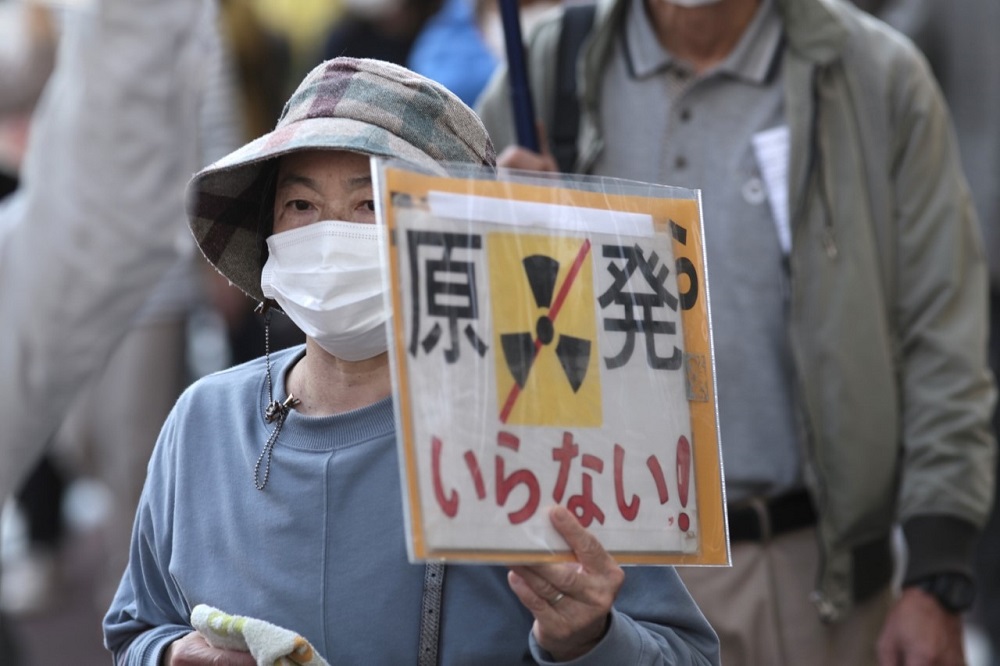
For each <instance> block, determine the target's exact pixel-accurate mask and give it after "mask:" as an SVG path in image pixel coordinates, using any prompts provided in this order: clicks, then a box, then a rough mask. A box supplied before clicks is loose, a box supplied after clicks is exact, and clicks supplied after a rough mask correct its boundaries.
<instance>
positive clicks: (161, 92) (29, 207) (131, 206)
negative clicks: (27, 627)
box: [0, 0, 214, 663]
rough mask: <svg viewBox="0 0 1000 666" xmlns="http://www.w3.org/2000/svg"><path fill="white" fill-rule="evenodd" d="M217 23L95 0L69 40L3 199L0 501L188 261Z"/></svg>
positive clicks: (195, 7)
mask: <svg viewBox="0 0 1000 666" xmlns="http://www.w3.org/2000/svg"><path fill="white" fill-rule="evenodd" d="M213 15H214V7H213V5H212V3H211V2H208V1H207V0H169V2H168V1H165V0H164V1H160V2H154V1H151V0H146V1H142V2H137V1H136V0H97V2H96V4H95V6H94V7H93V8H91V9H89V10H87V11H83V12H82V13H81V16H80V20H79V21H72V22H69V24H68V26H67V31H66V33H65V35H64V36H63V38H62V39H61V42H60V56H59V59H58V64H57V66H56V68H55V71H54V73H53V75H52V77H51V79H50V80H49V82H48V84H47V86H46V87H45V92H44V94H43V96H42V98H41V101H40V103H39V105H38V108H37V109H36V111H35V114H34V116H33V120H32V125H31V134H30V138H29V141H28V146H27V153H26V157H25V160H24V163H23V168H22V170H21V174H20V176H21V178H20V186H19V188H18V189H17V191H16V192H15V193H14V194H12V195H11V196H9V197H7V198H6V199H5V200H4V201H3V202H2V203H0V310H2V311H3V312H4V313H5V316H4V318H3V320H2V321H0V338H2V339H3V341H4V344H3V345H0V423H2V424H3V430H2V432H0V460H2V461H3V464H2V465H0V498H6V497H9V495H10V494H11V492H13V491H14V489H15V488H17V487H18V486H19V485H20V483H22V482H23V480H24V478H25V476H26V474H27V473H28V471H29V470H30V469H31V467H32V466H33V465H34V464H35V463H36V461H37V460H38V457H39V456H40V455H41V452H42V450H43V449H44V448H45V446H46V444H47V442H49V440H50V438H51V436H52V435H53V433H54V432H55V430H56V429H57V428H58V426H59V424H60V423H61V422H62V420H63V418H64V417H65V415H66V413H67V411H68V410H69V408H70V404H71V402H72V400H73V399H74V397H75V396H77V395H78V394H79V392H80V390H81V389H82V388H83V387H84V386H85V385H86V384H87V382H89V381H93V380H94V378H95V377H96V376H97V374H98V372H99V371H100V369H101V368H102V367H103V366H104V365H105V364H106V362H107V361H108V359H109V357H110V356H111V354H112V352H113V351H114V350H115V349H116V347H117V346H118V344H119V342H120V341H121V339H122V337H123V336H124V335H125V333H126V331H127V330H128V329H129V327H130V325H131V324H132V323H133V322H134V320H135V317H136V314H137V313H138V312H139V310H140V309H141V307H142V305H143V303H145V302H146V301H147V300H148V298H149V295H150V293H151V291H152V289H153V288H154V286H155V285H156V284H157V283H158V282H160V281H161V279H162V277H163V275H164V274H165V273H166V272H167V270H168V269H169V267H170V266H171V265H172V264H174V263H175V262H176V260H177V249H176V239H177V237H178V230H179V229H180V228H182V227H181V226H180V223H181V222H182V220H183V213H182V210H183V208H182V198H181V192H182V191H183V184H184V182H185V181H186V179H187V177H188V176H189V174H190V173H191V172H192V171H193V170H194V168H195V166H196V165H197V164H198V163H199V161H200V158H199V155H198V152H197V148H198V146H197V139H196V137H197V125H198V115H199V108H200V99H201V96H202V95H203V93H204V90H205V85H206V81H205V77H204V63H205V62H206V60H207V53H208V52H209V51H210V48H211V41H212V39H213V38H212V36H211V33H212V32H213V31H214V24H213V18H212V17H213ZM0 70H4V74H7V73H8V72H7V71H6V70H5V69H4V68H0ZM0 99H6V95H5V94H0ZM148 380H149V381H150V382H155V381H156V379H155V378H148ZM3 654H4V657H5V659H6V658H7V656H8V654H12V653H7V652H6V651H5V652H4V653H3ZM5 663H9V662H7V661H5Z"/></svg>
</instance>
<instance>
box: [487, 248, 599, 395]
mask: <svg viewBox="0 0 1000 666" xmlns="http://www.w3.org/2000/svg"><path fill="white" fill-rule="evenodd" d="M523 263H524V272H525V275H526V276H527V278H528V286H529V287H530V288H531V293H532V295H533V296H534V298H535V304H536V305H537V306H538V307H540V308H547V309H548V313H547V314H544V315H542V316H541V317H539V318H538V322H537V323H536V324H535V333H534V336H532V334H531V333H527V332H525V333H506V334H503V335H501V336H500V345H501V347H502V348H503V355H504V359H505V360H506V361H507V367H508V368H509V369H510V374H511V375H513V376H514V381H516V382H517V385H518V386H520V387H521V388H522V389H523V388H524V384H525V382H527V381H528V373H529V372H531V365H532V363H534V361H535V357H536V356H537V355H538V353H539V352H540V351H541V349H542V347H546V346H548V345H551V344H552V341H553V340H554V339H555V337H556V332H555V324H553V321H552V320H553V319H555V318H556V317H557V316H558V314H559V311H558V308H559V306H561V305H562V302H561V301H560V302H558V303H556V307H553V304H552V298H553V296H554V295H555V289H556V277H558V275H559V262H558V261H556V260H555V259H553V258H552V257H545V256H541V255H533V256H531V257H525V259H524V262H523ZM556 358H558V359H559V364H560V365H562V368H563V371H564V372H565V373H566V379H567V380H568V381H569V385H570V386H571V387H572V389H573V392H574V393H576V392H577V391H579V390H580V385H581V384H583V379H584V377H586V376H587V366H588V365H589V361H590V340H584V339H582V338H578V337H575V336H572V335H559V342H557V343H556Z"/></svg>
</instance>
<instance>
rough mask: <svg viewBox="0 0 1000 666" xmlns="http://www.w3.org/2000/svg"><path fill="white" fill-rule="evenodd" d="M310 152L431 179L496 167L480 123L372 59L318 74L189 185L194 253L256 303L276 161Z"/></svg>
mask: <svg viewBox="0 0 1000 666" xmlns="http://www.w3.org/2000/svg"><path fill="white" fill-rule="evenodd" d="M316 149H321V150H324V149H325V150H346V151H350V152H355V153H360V154H363V155H374V156H377V157H387V158H398V159H402V160H405V161H407V162H410V163H412V164H414V165H416V166H418V167H423V168H425V169H428V170H431V171H437V172H440V171H441V169H440V166H439V164H438V163H439V162H465V163H472V164H482V165H487V166H493V165H495V163H496V154H495V152H494V149H493V143H492V142H491V141H490V137H489V134H487V132H486V129H485V128H484V127H483V124H482V122H481V121H480V120H479V117H478V116H477V115H476V114H475V112H473V111H472V109H470V108H469V107H468V106H466V105H465V104H464V103H463V102H462V101H461V100H460V99H459V98H458V97H456V96H455V95H454V94H453V93H451V92H450V91H449V90H448V89H447V88H445V87H444V86H442V85H440V84H438V83H435V82H434V81H431V80H430V79H427V78H425V77H423V76H420V75H419V74H416V73H414V72H412V71H410V70H408V69H406V68H404V67H400V66H398V65H393V64H391V63H387V62H382V61H380V60H366V59H356V58H335V59H333V60H328V61H326V62H324V63H322V64H320V65H318V66H317V67H316V68H314V69H313V70H312V71H311V72H310V73H309V74H308V75H307V76H306V78H305V79H304V80H303V81H302V83H301V84H299V87H298V89H297V90H296V91H295V93H294V94H293V95H292V97H291V99H289V100H288V102H287V103H286V104H285V108H284V110H283V111H282V113H281V118H280V119H279V120H278V124H277V126H276V127H275V129H274V131H272V132H271V133H270V134H265V135H264V136H262V137H260V138H258V139H255V140H254V141H251V142H250V143H248V144H247V145H245V146H243V147H242V148H240V149H238V150H236V151H234V152H232V153H230V154H229V155H227V156H226V157H223V158H222V159H220V160H219V161H217V162H215V163H214V164H212V165H210V166H208V167H206V168H205V169H203V170H202V171H200V172H199V173H197V174H195V176H194V178H192V179H191V182H190V183H189V184H188V188H187V213H188V220H189V223H190V226H191V231H192V233H193V234H194V237H195V240H196V241H197V243H198V246H199V247H200V248H201V251H202V253H204V255H205V258H206V259H208V261H209V262H210V263H211V264H212V265H213V266H214V267H215V268H216V270H218V271H219V272H220V273H222V274H223V275H224V276H226V278H228V279H229V281H230V282H232V283H233V284H235V285H236V286H237V287H239V288H240V289H242V290H243V291H244V292H245V293H246V294H247V295H248V296H250V297H252V298H254V299H256V300H258V301H264V300H265V298H264V294H263V293H262V292H261V288H260V274H261V269H262V267H263V265H264V261H265V260H266V258H267V245H266V242H265V241H266V238H267V236H268V235H270V233H271V225H272V215H273V211H272V210H271V208H272V202H273V197H274V177H275V174H276V170H277V161H276V159H275V158H277V157H280V156H281V155H285V154H288V153H292V152H296V151H301V150H316Z"/></svg>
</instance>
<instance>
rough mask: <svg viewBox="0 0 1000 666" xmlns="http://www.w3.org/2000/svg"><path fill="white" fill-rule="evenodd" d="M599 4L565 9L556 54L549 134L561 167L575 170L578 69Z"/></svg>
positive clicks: (578, 127)
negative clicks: (578, 60) (585, 41)
mask: <svg viewBox="0 0 1000 666" xmlns="http://www.w3.org/2000/svg"><path fill="white" fill-rule="evenodd" d="M596 14H597V6H596V5H595V4H593V3H587V4H579V5H570V6H567V7H566V9H565V10H564V11H563V16H562V29H561V31H560V33H559V50H558V52H557V55H556V81H557V84H556V95H555V104H554V106H553V113H552V118H551V121H550V123H549V136H550V137H551V139H550V141H551V144H552V156H553V157H554V158H555V160H556V163H557V164H558V165H559V170H560V171H562V172H564V173H571V172H572V171H573V168H574V167H575V166H576V157H577V151H576V137H577V134H578V133H579V131H580V102H579V100H578V99H577V96H576V69H577V66H576V65H577V59H578V57H579V55H580V48H581V47H582V46H583V42H584V40H586V38H587V35H589V34H590V29H591V28H592V27H593V25H594V17H595V15H596Z"/></svg>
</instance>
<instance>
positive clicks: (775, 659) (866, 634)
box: [677, 528, 892, 666]
mask: <svg viewBox="0 0 1000 666" xmlns="http://www.w3.org/2000/svg"><path fill="white" fill-rule="evenodd" d="M732 555H733V566H732V568H729V569H720V568H716V567H704V568H695V567H678V569H677V570H678V572H679V573H680V575H681V578H683V580H684V583H685V584H686V585H687V587H688V589H689V590H690V591H691V594H692V595H693V596H694V598H695V600H696V601H697V602H698V605H699V606H700V607H701V610H702V612H703V613H704V614H705V617H707V618H708V621H709V622H710V623H711V624H712V626H713V627H714V628H715V631H716V632H717V633H718V634H719V640H720V641H721V643H722V663H723V665H724V666H866V665H868V664H871V665H874V664H876V663H877V660H876V656H875V641H876V640H877V638H878V635H879V632H880V631H881V629H882V625H883V624H884V622H885V619H886V616H887V615H888V612H889V607H890V605H891V603H892V593H891V590H890V588H889V586H886V589H885V591H884V592H880V593H879V594H877V595H876V596H875V597H874V598H873V599H870V600H868V601H866V602H865V603H863V604H861V605H860V606H858V607H856V608H855V609H854V610H853V611H852V612H851V613H850V614H849V615H848V616H847V618H845V619H844V620H843V621H841V622H838V623H836V624H824V623H822V622H821V621H820V619H819V615H818V613H817V612H816V608H815V607H814V606H813V604H812V602H810V600H809V595H810V593H811V592H812V590H813V589H814V585H815V581H816V571H817V567H818V560H819V551H818V548H817V542H816V530H815V529H812V528H808V529H803V530H797V531H795V532H790V533H788V534H783V535H781V536H779V537H777V538H774V539H772V540H770V541H767V542H747V541H741V542H736V543H733V544H732Z"/></svg>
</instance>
